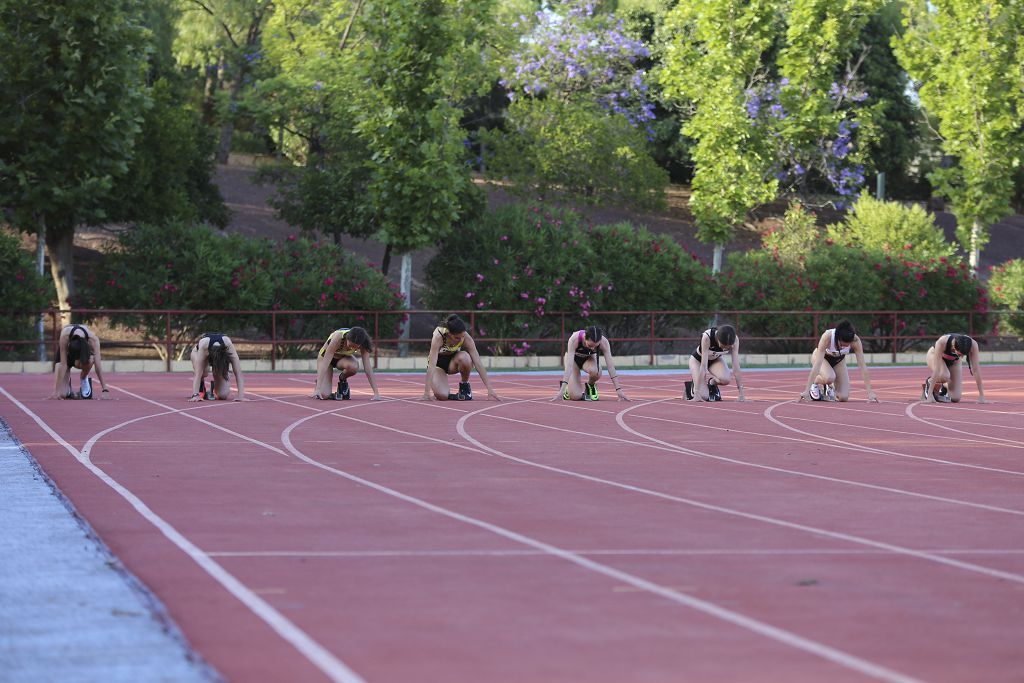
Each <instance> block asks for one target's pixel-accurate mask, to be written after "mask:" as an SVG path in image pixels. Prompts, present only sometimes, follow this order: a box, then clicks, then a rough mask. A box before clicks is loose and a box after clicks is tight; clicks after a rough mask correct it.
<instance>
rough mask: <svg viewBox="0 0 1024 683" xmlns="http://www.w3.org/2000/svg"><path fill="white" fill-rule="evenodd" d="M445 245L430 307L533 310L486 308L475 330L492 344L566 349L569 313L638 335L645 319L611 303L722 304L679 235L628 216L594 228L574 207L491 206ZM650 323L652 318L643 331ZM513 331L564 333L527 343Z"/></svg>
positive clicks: (430, 282) (432, 268)
mask: <svg viewBox="0 0 1024 683" xmlns="http://www.w3.org/2000/svg"><path fill="white" fill-rule="evenodd" d="M439 247H440V248H439V250H438V254H437V256H435V257H434V258H433V259H432V260H431V261H430V263H429V264H428V265H427V283H426V284H427V292H426V300H427V303H428V305H429V306H430V307H431V308H438V309H449V310H454V311H466V310H469V311H478V312H481V313H484V314H486V312H487V311H489V310H524V309H526V310H532V313H528V314H523V315H514V316H487V315H480V316H477V320H478V325H477V329H476V333H477V334H479V335H484V336H487V337H492V338H496V339H497V341H496V342H494V343H493V344H490V346H491V348H492V349H493V350H494V351H495V352H498V353H516V354H522V353H533V352H537V353H555V352H557V350H558V349H557V348H556V346H555V343H556V341H557V340H559V339H560V336H561V316H560V315H557V314H559V313H563V312H564V313H567V314H569V315H568V320H567V328H570V329H573V330H574V329H577V328H578V327H582V326H584V325H592V324H598V325H602V326H603V327H604V328H605V329H606V331H607V333H608V334H609V335H610V336H612V337H614V336H621V335H628V334H630V333H632V334H637V332H636V331H637V329H638V321H637V320H636V319H635V318H632V317H626V316H620V315H604V314H602V311H630V310H648V309H669V310H705V311H706V310H712V309H714V306H715V299H716V293H715V287H714V283H713V280H712V279H711V273H710V270H709V269H708V268H707V267H706V266H704V265H703V264H702V263H700V262H699V261H698V260H697V259H696V258H695V257H694V256H693V255H692V254H690V253H689V252H687V251H685V250H684V249H683V248H682V247H680V246H679V245H678V244H677V243H675V242H674V241H673V240H672V239H671V238H669V237H667V236H665V235H654V234H652V233H651V232H650V231H648V230H647V229H645V228H637V227H635V226H633V225H630V224H628V223H621V224H618V225H606V226H598V227H589V226H585V225H584V224H583V221H582V220H581V218H580V216H579V215H578V214H576V213H573V212H571V211H564V210H557V209H553V208H550V207H543V206H536V205H533V206H529V205H523V204H515V205H509V206H504V207H501V208H499V209H497V210H496V211H494V212H491V213H488V214H485V215H484V216H482V217H481V218H479V219H478V220H476V221H474V222H472V223H471V224H469V225H467V226H465V227H464V228H463V229H461V230H460V231H459V232H458V233H457V234H456V235H454V236H452V237H451V238H449V239H448V240H446V241H445V242H443V243H442V244H440V245H439ZM680 324H681V323H680V321H677V320H669V319H666V318H659V319H657V320H656V321H655V333H656V334H666V335H669V334H670V333H673V331H674V330H675V329H676V328H677V327H678V326H679V325H680ZM648 328H649V322H648V321H647V319H644V322H643V324H642V326H640V329H641V330H642V331H643V332H644V333H645V334H646V332H647V330H648ZM506 338H512V339H515V338H528V339H531V340H538V341H539V340H556V341H551V342H550V343H548V344H544V345H542V346H538V344H537V342H529V341H528V342H527V343H526V346H523V345H522V344H519V343H510V342H507V341H503V340H504V339H506ZM558 344H559V346H560V342H558ZM627 348H628V347H623V346H617V347H616V352H623V353H625V352H628V351H627Z"/></svg>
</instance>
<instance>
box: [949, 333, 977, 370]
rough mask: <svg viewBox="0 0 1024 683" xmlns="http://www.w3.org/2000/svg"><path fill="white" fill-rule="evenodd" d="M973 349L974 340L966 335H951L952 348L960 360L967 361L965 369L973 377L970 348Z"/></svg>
mask: <svg viewBox="0 0 1024 683" xmlns="http://www.w3.org/2000/svg"><path fill="white" fill-rule="evenodd" d="M973 347H974V340H973V339H971V338H970V337H969V336H967V335H966V334H954V335H953V348H954V349H956V352H957V353H958V354H960V356H961V357H962V358H966V359H967V369H968V370H970V371H971V375H974V368H972V367H971V348H973Z"/></svg>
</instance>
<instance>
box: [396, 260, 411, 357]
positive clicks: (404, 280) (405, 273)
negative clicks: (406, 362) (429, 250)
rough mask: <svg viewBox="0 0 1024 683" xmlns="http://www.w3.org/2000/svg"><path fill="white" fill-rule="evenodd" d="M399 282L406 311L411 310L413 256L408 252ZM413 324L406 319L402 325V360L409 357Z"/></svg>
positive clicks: (403, 262) (399, 350) (399, 348)
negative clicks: (409, 341) (410, 329)
mask: <svg viewBox="0 0 1024 683" xmlns="http://www.w3.org/2000/svg"><path fill="white" fill-rule="evenodd" d="M398 282H399V287H398V291H399V292H400V293H401V294H402V303H404V304H405V309H406V310H410V309H411V308H412V254H411V253H409V252H408V251H407V252H405V253H404V254H402V275H401V277H400V278H399V280H398ZM411 322H412V321H411V320H409V319H406V321H405V322H404V323H402V334H401V335H399V336H400V338H401V339H402V340H403V343H401V344H399V345H398V355H399V356H401V357H402V358H405V357H406V356H408V355H409V343H408V341H407V340H408V339H409V328H410V327H411Z"/></svg>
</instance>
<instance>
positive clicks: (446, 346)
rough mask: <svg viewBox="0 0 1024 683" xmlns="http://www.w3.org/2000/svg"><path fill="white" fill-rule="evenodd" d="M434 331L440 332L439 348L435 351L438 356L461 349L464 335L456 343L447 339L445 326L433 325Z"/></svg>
mask: <svg viewBox="0 0 1024 683" xmlns="http://www.w3.org/2000/svg"><path fill="white" fill-rule="evenodd" d="M434 332H440V333H441V348H440V350H439V351H438V352H437V353H438V355H439V356H451V355H454V354H456V353H458V352H459V351H461V350H462V342H464V341H465V340H466V338H465V337H463V338H462V339H460V340H459V343H458V344H452V343H451V342H449V341H448V328H447V327H435V328H434Z"/></svg>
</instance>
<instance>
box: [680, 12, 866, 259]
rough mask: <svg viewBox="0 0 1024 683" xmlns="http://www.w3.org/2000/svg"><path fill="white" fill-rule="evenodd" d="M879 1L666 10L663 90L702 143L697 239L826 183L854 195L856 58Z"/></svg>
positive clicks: (859, 134) (859, 132)
mask: <svg viewBox="0 0 1024 683" xmlns="http://www.w3.org/2000/svg"><path fill="white" fill-rule="evenodd" d="M881 4H882V0H843V1H841V2H836V1H835V0H787V2H768V1H767V0H765V1H758V0H754V1H751V2H747V1H745V0H712V1H711V2H702V3H684V4H680V5H678V6H677V7H676V8H675V9H674V10H673V11H672V12H671V13H670V14H669V17H668V20H667V22H666V29H667V31H668V36H669V40H668V45H667V48H666V52H665V55H666V56H665V60H664V64H663V67H662V69H661V71H660V76H661V82H662V85H663V86H664V87H665V90H666V94H668V95H669V96H670V97H674V98H675V99H677V100H678V101H681V102H683V103H684V105H685V106H688V107H689V108H690V109H691V113H692V115H691V117H690V119H689V120H688V122H687V123H686V125H685V126H684V127H683V133H684V134H685V135H687V136H689V137H691V138H694V139H695V140H696V145H695V146H694V148H693V160H694V163H695V165H696V171H695V175H694V180H693V185H692V186H693V195H692V199H691V208H692V210H693V213H694V217H695V218H696V220H697V225H698V238H700V239H702V240H703V241H705V242H710V243H713V244H714V245H715V262H714V270H715V271H716V272H717V271H718V270H719V269H720V267H721V253H722V249H723V247H724V244H725V243H726V242H728V241H729V240H731V239H732V236H733V233H734V230H735V228H736V226H737V225H739V224H741V223H743V222H744V221H745V220H746V218H747V216H748V214H749V212H750V211H751V209H753V208H754V207H755V206H757V205H758V204H761V203H764V202H767V201H770V200H772V199H774V198H775V197H777V196H778V195H779V194H780V193H781V192H784V191H789V190H793V191H795V192H796V193H798V194H802V195H806V194H808V193H810V192H812V191H813V189H814V188H813V187H812V181H814V180H816V179H817V180H819V181H827V183H828V185H830V186H831V187H832V189H833V191H834V192H836V193H838V194H839V195H841V196H845V197H852V196H855V195H856V193H857V191H858V189H859V187H860V185H861V184H862V183H863V181H864V169H863V161H864V149H863V146H862V145H861V146H858V145H857V144H856V143H857V141H858V140H864V139H867V138H870V135H871V125H870V124H871V122H872V119H873V117H872V110H871V109H870V108H865V107H863V106H857V105H859V103H860V102H863V101H864V100H865V99H866V94H865V93H863V92H862V90H861V88H860V86H859V83H858V79H857V75H858V68H859V66H860V64H861V61H862V60H861V59H860V58H857V59H852V60H851V59H849V55H851V53H852V52H854V50H855V48H856V47H858V42H857V41H858V38H859V36H860V33H861V30H862V28H863V27H864V25H865V24H866V23H867V21H868V19H869V18H870V17H871V15H872V13H873V12H875V11H876V10H877V8H878V7H879V6H880V5H881Z"/></svg>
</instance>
